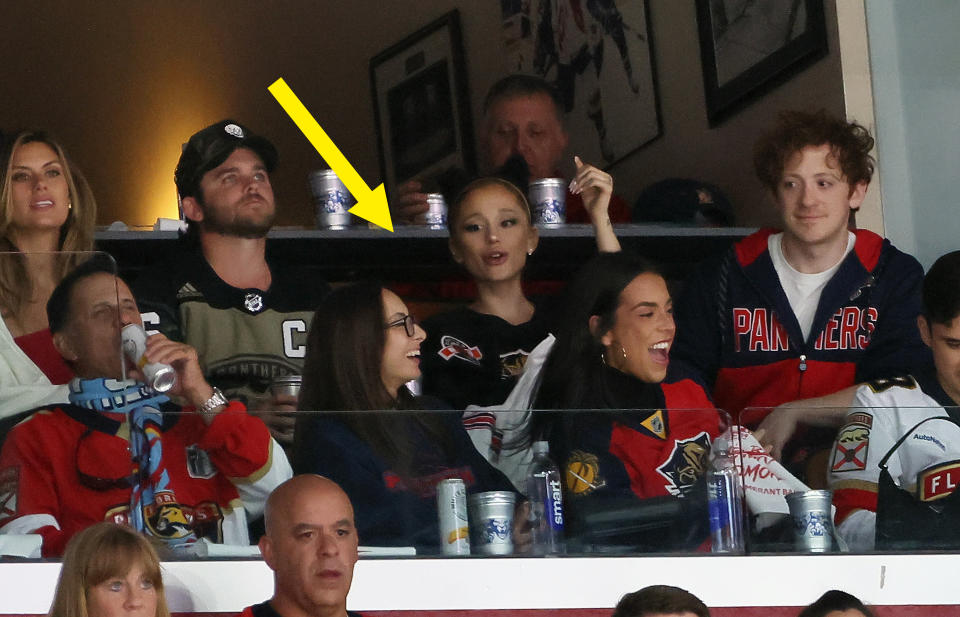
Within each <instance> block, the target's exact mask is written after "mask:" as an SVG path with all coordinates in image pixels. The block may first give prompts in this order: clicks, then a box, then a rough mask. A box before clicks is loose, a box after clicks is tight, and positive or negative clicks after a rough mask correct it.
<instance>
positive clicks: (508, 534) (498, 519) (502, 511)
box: [467, 491, 517, 555]
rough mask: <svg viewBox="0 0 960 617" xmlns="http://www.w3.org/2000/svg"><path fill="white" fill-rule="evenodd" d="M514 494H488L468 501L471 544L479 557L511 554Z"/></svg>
mask: <svg viewBox="0 0 960 617" xmlns="http://www.w3.org/2000/svg"><path fill="white" fill-rule="evenodd" d="M516 502H517V495H516V493H511V492H509V491H489V492H486V493H476V494H474V495H470V497H468V498H467V505H468V506H469V512H470V544H471V546H472V547H473V550H474V551H475V552H476V553H477V554H478V555H510V554H512V553H513V510H514V506H515V505H516Z"/></svg>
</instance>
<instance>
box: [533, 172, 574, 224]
mask: <svg viewBox="0 0 960 617" xmlns="http://www.w3.org/2000/svg"><path fill="white" fill-rule="evenodd" d="M527 198H528V199H529V200H530V207H531V208H532V209H533V222H534V224H536V225H543V226H544V227H558V226H560V225H562V224H564V223H565V222H566V221H567V182H566V180H564V179H563V178H543V179H542V180H534V181H533V182H531V183H530V186H529V187H528V189H527Z"/></svg>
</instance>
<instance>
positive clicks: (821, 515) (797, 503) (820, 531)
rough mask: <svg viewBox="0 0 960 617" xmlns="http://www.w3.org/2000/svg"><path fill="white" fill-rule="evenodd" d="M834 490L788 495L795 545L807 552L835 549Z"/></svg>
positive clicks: (823, 551)
mask: <svg viewBox="0 0 960 617" xmlns="http://www.w3.org/2000/svg"><path fill="white" fill-rule="evenodd" d="M832 502H833V491H801V492H797V493H790V494H789V495H787V506H788V507H789V508H790V516H791V517H792V518H793V531H794V540H795V542H796V544H795V546H796V549H797V550H798V551H801V552H805V553H829V552H830V551H831V550H833V511H832V510H831V508H830V504H831V503H832Z"/></svg>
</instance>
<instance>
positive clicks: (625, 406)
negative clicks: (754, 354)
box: [508, 252, 723, 550]
mask: <svg viewBox="0 0 960 617" xmlns="http://www.w3.org/2000/svg"><path fill="white" fill-rule="evenodd" d="M564 307H565V310H564V312H565V318H564V321H563V323H562V324H561V325H560V327H559V329H558V331H557V335H556V342H555V343H554V345H553V348H552V349H551V350H550V355H549V356H548V358H547V360H546V362H545V364H544V365H543V368H542V375H541V376H542V380H541V383H540V388H539V392H538V394H537V395H536V398H535V403H534V407H533V408H534V409H535V410H537V411H534V412H533V414H532V418H531V422H530V425H529V426H528V427H527V430H526V431H525V433H522V434H521V435H522V437H521V438H520V439H518V440H516V443H514V444H512V445H508V448H513V449H518V450H522V449H524V448H526V447H529V445H530V444H531V443H532V442H533V441H535V440H548V441H549V442H550V451H551V453H552V455H553V456H554V458H555V459H556V460H557V462H558V464H559V465H560V469H561V474H562V475H563V477H564V488H565V497H566V500H567V501H566V504H565V505H566V508H567V510H568V512H569V514H570V515H571V516H570V519H571V523H573V524H574V525H573V527H574V528H573V532H574V533H577V532H578V529H577V526H578V521H581V522H582V521H583V520H585V519H584V516H585V515H586V514H587V513H589V512H593V511H594V509H595V508H598V507H600V504H604V503H613V502H616V503H617V504H619V505H623V506H625V507H627V508H628V509H629V508H631V507H634V506H636V505H637V503H636V502H637V500H638V499H640V500H644V499H648V498H654V497H662V498H669V497H675V498H689V501H695V500H696V499H698V498H699V497H702V495H701V493H704V491H703V490H702V489H703V484H702V483H701V482H700V479H701V477H702V476H703V472H704V471H705V468H706V464H707V455H708V453H709V451H710V445H711V441H712V439H713V438H714V437H716V436H717V435H718V434H719V432H720V430H721V428H722V424H723V423H722V421H721V418H720V415H719V413H718V412H717V410H716V409H715V408H714V406H713V404H712V403H711V401H710V399H709V398H708V397H707V395H706V393H705V391H704V389H703V388H702V386H701V385H700V384H698V383H696V382H694V381H691V380H689V379H685V380H681V381H677V382H668V381H667V380H666V378H667V367H668V364H669V361H670V356H669V354H670V346H671V345H672V343H673V338H674V334H675V332H676V327H675V325H674V322H673V303H672V300H671V298H670V293H669V291H668V290H667V284H666V281H665V280H664V278H663V277H662V276H661V275H660V273H659V272H658V271H657V270H656V269H655V268H654V267H653V266H652V265H651V264H649V263H648V262H646V261H644V260H643V259H641V258H639V257H637V256H635V255H632V254H630V253H628V252H621V253H604V254H600V255H597V256H596V257H594V258H593V259H592V260H591V261H590V262H588V263H587V264H586V265H585V266H584V267H583V268H582V269H581V270H580V272H578V273H577V275H576V276H575V277H574V279H573V280H572V281H571V283H570V285H569V287H568V288H567V294H566V302H565V303H564ZM545 410H556V411H545ZM569 410H579V411H576V412H571V411H569ZM704 494H705V493H704ZM669 504H671V505H676V506H679V505H680V504H679V503H673V502H669ZM699 514H700V513H691V515H690V520H691V521H693V520H694V519H696V518H697V517H698V516H699ZM702 514H703V521H706V514H705V513H702ZM624 522H626V521H624ZM681 522H682V521H681ZM584 524H585V525H586V524H587V523H584ZM681 527H682V525H677V526H675V529H673V532H675V533H673V532H671V533H669V534H668V533H663V534H661V535H660V537H659V538H657V539H656V540H657V542H662V543H666V544H670V543H671V542H674V541H676V542H680V540H678V539H677V538H681V537H682V538H685V540H683V542H684V547H685V548H691V547H692V546H696V544H698V543H699V542H700V541H702V540H703V539H704V537H705V535H704V534H701V533H700V531H698V530H697V528H699V527H700V525H699V524H694V523H692V522H691V529H689V530H688V529H681ZM586 530H587V531H589V529H586ZM630 542H640V540H637V539H636V538H635V539H633V540H628V541H627V544H629V543H630ZM657 542H654V543H653V544H652V545H651V547H650V550H654V548H671V549H672V548H681V546H664V545H663V544H660V545H657ZM691 543H692V544H691ZM641 544H642V542H641V543H640V544H635V546H636V547H638V548H639V547H640V545H641Z"/></svg>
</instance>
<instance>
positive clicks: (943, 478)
mask: <svg viewBox="0 0 960 617" xmlns="http://www.w3.org/2000/svg"><path fill="white" fill-rule="evenodd" d="M958 482H960V461H950V462H949V463H938V464H936V465H934V466H932V467H927V468H926V469H924V470H923V471H921V472H920V473H918V474H917V499H918V500H919V501H936V500H938V499H943V498H944V497H946V496H948V495H950V494H951V493H953V491H954V490H956V488H957V483H958Z"/></svg>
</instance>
